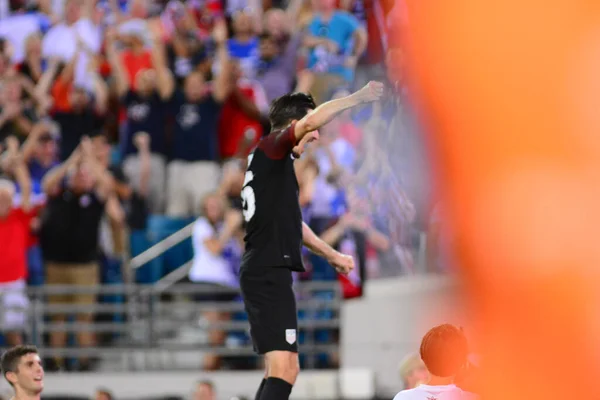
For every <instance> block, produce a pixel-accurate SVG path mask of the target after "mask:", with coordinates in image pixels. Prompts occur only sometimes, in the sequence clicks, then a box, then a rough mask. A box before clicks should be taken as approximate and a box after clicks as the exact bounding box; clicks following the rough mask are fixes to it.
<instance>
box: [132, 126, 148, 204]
mask: <svg viewBox="0 0 600 400" xmlns="http://www.w3.org/2000/svg"><path fill="white" fill-rule="evenodd" d="M133 141H134V144H135V146H136V147H137V149H138V157H139V159H140V182H139V190H138V193H139V194H140V196H142V197H147V196H148V193H149V192H150V173H151V160H150V135H148V134H147V133H146V132H138V133H136V135H135V137H134V138H133Z"/></svg>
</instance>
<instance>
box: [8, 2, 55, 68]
mask: <svg viewBox="0 0 600 400" xmlns="http://www.w3.org/2000/svg"><path fill="white" fill-rule="evenodd" d="M26 5H27V4H26V2H25V1H10V2H9V6H10V15H7V16H6V18H2V19H0V37H1V38H4V39H6V40H7V41H8V42H9V43H10V44H11V47H12V54H11V58H10V60H11V61H12V62H13V63H20V62H22V61H23V60H24V58H25V55H26V47H27V45H26V42H27V40H28V38H29V37H30V36H31V35H35V34H39V33H42V32H45V31H47V30H48V28H50V23H51V21H50V19H49V18H47V17H46V16H44V15H43V14H41V13H37V12H28V11H27V10H26Z"/></svg>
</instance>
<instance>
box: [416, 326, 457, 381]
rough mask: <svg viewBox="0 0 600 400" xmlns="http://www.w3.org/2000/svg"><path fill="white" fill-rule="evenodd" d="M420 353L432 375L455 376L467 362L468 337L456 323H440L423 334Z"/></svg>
mask: <svg viewBox="0 0 600 400" xmlns="http://www.w3.org/2000/svg"><path fill="white" fill-rule="evenodd" d="M420 353H421V359H422V360H423V362H424V363H425V366H426V367H427V369H428V370H429V372H430V373H431V374H432V375H435V376H440V377H450V376H455V375H456V374H458V373H459V372H460V371H461V368H462V367H463V366H464V365H465V363H466V362H467V354H468V345H467V338H466V337H465V334H464V333H463V331H462V329H460V328H458V327H456V326H454V325H450V324H444V325H439V326H436V327H435V328H432V329H430V330H429V332H427V333H426V334H425V336H423V340H422V341H421V349H420Z"/></svg>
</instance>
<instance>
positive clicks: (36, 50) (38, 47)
mask: <svg viewBox="0 0 600 400" xmlns="http://www.w3.org/2000/svg"><path fill="white" fill-rule="evenodd" d="M47 66H48V63H47V60H46V59H45V58H43V57H42V36H41V35H40V34H39V33H38V32H35V33H32V34H30V35H29V36H27V39H26V40H25V57H24V59H23V61H22V62H21V63H20V64H18V65H17V70H18V71H19V72H20V73H21V74H23V75H24V76H26V77H27V78H29V79H31V81H32V82H33V83H37V82H38V81H39V80H40V79H41V77H42V74H43V73H44V71H45V70H46V68H47Z"/></svg>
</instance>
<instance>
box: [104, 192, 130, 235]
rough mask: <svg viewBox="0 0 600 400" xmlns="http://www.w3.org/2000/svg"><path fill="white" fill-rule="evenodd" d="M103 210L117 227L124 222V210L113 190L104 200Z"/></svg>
mask: <svg viewBox="0 0 600 400" xmlns="http://www.w3.org/2000/svg"><path fill="white" fill-rule="evenodd" d="M104 211H105V212H106V215H107V216H108V218H109V219H110V222H111V223H112V224H115V225H117V227H122V226H123V224H124V223H125V210H124V209H123V206H121V203H120V202H119V197H118V196H117V194H116V193H115V192H112V193H111V194H110V196H109V197H108V199H107V200H106V204H105V205H104Z"/></svg>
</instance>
